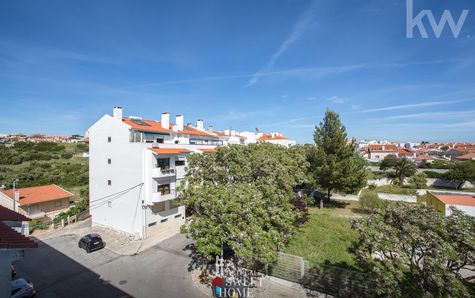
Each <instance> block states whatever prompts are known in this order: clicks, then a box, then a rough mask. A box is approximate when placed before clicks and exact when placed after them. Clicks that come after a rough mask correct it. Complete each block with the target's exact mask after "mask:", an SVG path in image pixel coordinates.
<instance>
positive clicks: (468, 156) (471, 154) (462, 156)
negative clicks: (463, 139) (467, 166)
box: [455, 153, 475, 160]
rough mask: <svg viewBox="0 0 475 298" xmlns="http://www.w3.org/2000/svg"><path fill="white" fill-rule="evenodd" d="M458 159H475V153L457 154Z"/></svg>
mask: <svg viewBox="0 0 475 298" xmlns="http://www.w3.org/2000/svg"><path fill="white" fill-rule="evenodd" d="M455 159H456V160H475V153H467V154H464V155H460V156H457V157H456V158H455Z"/></svg>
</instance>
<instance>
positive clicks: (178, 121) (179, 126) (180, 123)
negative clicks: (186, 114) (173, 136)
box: [175, 115, 184, 130]
mask: <svg viewBox="0 0 475 298" xmlns="http://www.w3.org/2000/svg"><path fill="white" fill-rule="evenodd" d="M183 121H184V119H183V115H176V117H175V125H176V128H177V129H178V130H183Z"/></svg>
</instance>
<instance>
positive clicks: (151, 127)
mask: <svg viewBox="0 0 475 298" xmlns="http://www.w3.org/2000/svg"><path fill="white" fill-rule="evenodd" d="M122 121H123V122H124V123H126V124H128V125H130V127H132V128H133V129H136V130H140V131H152V132H153V131H156V132H168V133H169V132H173V130H172V129H171V125H170V127H167V128H165V127H163V126H162V124H161V123H160V122H157V121H152V120H137V122H143V123H145V124H139V123H137V122H134V120H133V119H129V118H123V119H122Z"/></svg>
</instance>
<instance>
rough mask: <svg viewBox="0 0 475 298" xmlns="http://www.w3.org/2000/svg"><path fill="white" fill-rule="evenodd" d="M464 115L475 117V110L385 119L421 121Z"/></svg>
mask: <svg viewBox="0 0 475 298" xmlns="http://www.w3.org/2000/svg"><path fill="white" fill-rule="evenodd" d="M463 115H475V110H468V111H450V112H424V113H414V114H402V115H394V116H389V117H385V118H384V119H385V120H388V119H389V120H395V119H419V118H436V117H451V116H463Z"/></svg>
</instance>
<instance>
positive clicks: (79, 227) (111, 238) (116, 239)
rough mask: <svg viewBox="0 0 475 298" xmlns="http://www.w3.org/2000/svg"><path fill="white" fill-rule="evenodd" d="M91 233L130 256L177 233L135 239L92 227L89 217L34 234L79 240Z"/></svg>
mask: <svg viewBox="0 0 475 298" xmlns="http://www.w3.org/2000/svg"><path fill="white" fill-rule="evenodd" d="M91 233H97V234H99V235H101V237H102V240H104V242H105V243H106V246H105V248H106V249H108V250H110V251H112V252H114V253H116V254H118V255H128V256H130V255H136V254H138V253H140V252H142V251H144V250H147V249H149V248H151V247H153V246H155V245H156V244H158V243H160V242H162V241H163V240H166V239H168V238H170V237H172V236H174V235H176V234H177V233H169V232H168V231H167V230H164V231H163V233H157V234H155V235H153V236H150V237H148V238H147V239H145V240H134V239H133V237H132V236H130V235H127V234H125V233H121V232H118V231H115V230H112V229H108V228H106V227H99V226H95V227H92V226H91V218H88V219H86V220H84V221H80V222H77V223H73V224H70V225H67V226H66V227H64V228H59V229H56V230H52V231H47V232H45V233H41V234H38V235H32V236H34V237H36V238H38V239H39V240H42V239H44V240H46V239H50V238H56V237H60V236H64V235H75V236H76V237H77V239H78V240H79V239H80V238H81V237H82V236H84V235H86V234H91Z"/></svg>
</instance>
